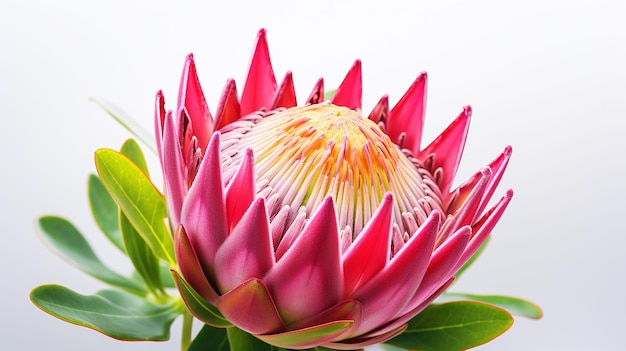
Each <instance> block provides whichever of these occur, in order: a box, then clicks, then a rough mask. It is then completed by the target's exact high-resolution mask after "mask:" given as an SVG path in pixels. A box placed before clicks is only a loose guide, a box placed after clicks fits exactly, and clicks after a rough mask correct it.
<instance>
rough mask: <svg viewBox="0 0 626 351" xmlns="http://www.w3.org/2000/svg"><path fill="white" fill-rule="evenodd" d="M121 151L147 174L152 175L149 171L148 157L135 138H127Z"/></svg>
mask: <svg viewBox="0 0 626 351" xmlns="http://www.w3.org/2000/svg"><path fill="white" fill-rule="evenodd" d="M120 152H121V153H122V154H124V155H126V157H128V158H129V159H130V160H131V161H133V163H134V164H135V165H136V166H137V167H139V169H141V170H142V171H143V172H144V173H145V174H146V176H148V177H150V173H149V172H148V164H147V163H146V158H145V157H144V156H143V152H142V151H141V147H139V144H137V142H136V141H135V139H126V141H125V142H124V144H122V148H121V149H120Z"/></svg>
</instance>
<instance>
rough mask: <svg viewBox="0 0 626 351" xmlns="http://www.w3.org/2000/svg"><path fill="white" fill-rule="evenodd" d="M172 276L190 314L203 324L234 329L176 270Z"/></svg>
mask: <svg viewBox="0 0 626 351" xmlns="http://www.w3.org/2000/svg"><path fill="white" fill-rule="evenodd" d="M171 272H172V276H173V277H174V281H175V282H176V285H177V286H178V291H179V292H180V294H181V296H182V298H183V300H184V301H185V304H186V305H187V308H188V309H189V312H191V314H193V315H194V317H196V318H198V319H199V320H201V321H202V322H204V323H206V324H209V325H212V326H214V327H218V328H227V327H232V326H233V325H232V324H231V323H230V322H229V321H228V320H226V318H224V316H222V313H221V312H220V311H219V309H217V307H215V306H213V305H211V304H210V303H209V302H208V301H206V300H205V299H204V298H203V297H202V296H200V294H198V293H197V292H196V291H195V290H193V288H192V287H191V286H190V285H189V284H188V283H187V282H186V281H185V279H184V278H183V277H182V276H181V275H180V274H179V273H178V272H176V271H175V270H172V271H171Z"/></svg>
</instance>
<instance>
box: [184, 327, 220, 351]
mask: <svg viewBox="0 0 626 351" xmlns="http://www.w3.org/2000/svg"><path fill="white" fill-rule="evenodd" d="M187 351H230V344H229V343H228V337H227V336H226V328H215V327H212V326H210V325H206V324H205V325H204V326H203V327H202V329H200V332H199V333H198V335H196V337H195V339H193V341H192V342H191V345H189V348H188V349H187Z"/></svg>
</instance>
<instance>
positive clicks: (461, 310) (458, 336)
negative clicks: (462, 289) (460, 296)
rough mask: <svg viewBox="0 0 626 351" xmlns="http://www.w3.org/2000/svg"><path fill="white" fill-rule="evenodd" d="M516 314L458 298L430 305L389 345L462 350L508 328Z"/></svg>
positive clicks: (423, 349) (480, 343) (429, 350)
mask: <svg viewBox="0 0 626 351" xmlns="http://www.w3.org/2000/svg"><path fill="white" fill-rule="evenodd" d="M512 324H513V317H511V315H510V314H509V313H508V312H507V311H505V310H503V309H500V308H498V307H495V306H491V305H488V304H484V303H480V302H470V301H457V302H449V303H443V304H436V305H430V306H429V307H427V308H426V309H425V310H424V311H422V312H421V313H420V314H418V315H417V316H415V317H414V318H413V319H412V320H411V321H409V325H408V328H407V330H406V331H405V332H404V333H402V334H401V335H399V336H396V337H395V338H393V339H391V340H389V341H387V343H388V344H391V345H394V346H398V347H404V348H407V349H410V350H421V351H461V350H467V349H469V348H472V347H476V346H478V345H482V344H484V343H486V342H488V341H490V340H492V339H494V338H496V337H498V336H499V335H501V334H502V333H504V332H505V331H506V330H508V329H509V328H510V327H511V325H512Z"/></svg>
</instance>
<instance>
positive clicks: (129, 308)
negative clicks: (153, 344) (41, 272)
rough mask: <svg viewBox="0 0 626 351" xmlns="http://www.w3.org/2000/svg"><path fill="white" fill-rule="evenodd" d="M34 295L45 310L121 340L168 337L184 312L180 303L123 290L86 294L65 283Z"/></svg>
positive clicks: (162, 338)
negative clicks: (154, 301)
mask: <svg viewBox="0 0 626 351" xmlns="http://www.w3.org/2000/svg"><path fill="white" fill-rule="evenodd" d="M30 298H31V301H32V302H33V303H34V304H35V305H36V306H37V307H39V308H41V309H42V310H43V311H44V312H47V313H49V314H51V315H53V316H55V317H57V318H59V319H61V320H64V321H66V322H69V323H73V324H76V325H80V326H84V327H87V328H91V329H95V330H97V331H99V332H101V333H103V334H105V335H108V336H110V337H112V338H115V339H119V340H155V341H156V340H167V339H169V328H170V325H171V324H172V322H173V321H174V319H176V317H177V316H178V315H179V312H180V306H179V305H178V304H176V303H169V304H166V305H155V304H152V303H150V302H148V301H146V300H144V299H143V298H141V297H138V296H135V295H131V294H129V293H125V292H123V291H119V290H102V291H99V292H97V293H96V294H95V295H90V296H86V295H81V294H78V293H76V292H74V291H72V290H70V289H68V288H66V287H64V286H60V285H42V286H39V287H37V288H35V289H33V291H32V292H31V294H30Z"/></svg>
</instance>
